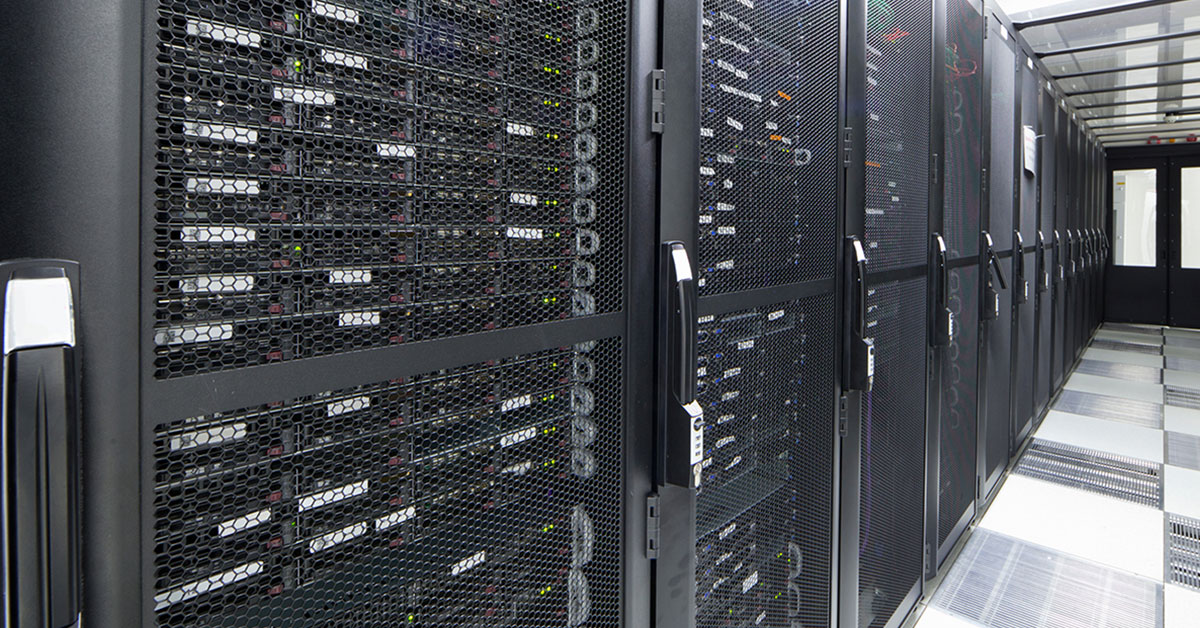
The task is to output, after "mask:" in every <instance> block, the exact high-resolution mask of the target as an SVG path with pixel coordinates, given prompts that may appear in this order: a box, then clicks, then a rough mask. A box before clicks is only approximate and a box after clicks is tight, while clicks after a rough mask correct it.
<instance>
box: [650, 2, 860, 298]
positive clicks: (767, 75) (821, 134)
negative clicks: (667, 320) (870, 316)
mask: <svg viewBox="0 0 1200 628" xmlns="http://www.w3.org/2000/svg"><path fill="white" fill-rule="evenodd" d="M703 20H704V22H703V48H702V53H701V57H702V66H701V68H702V70H701V90H700V101H701V102H700V111H701V116H700V127H701V128H700V134H701V138H700V163H699V168H700V206H699V208H698V210H699V212H698V215H699V225H698V231H699V245H698V259H699V268H700V275H699V276H700V279H699V281H700V293H701V295H706V294H719V293H725V292H732V291H743V290H752V289H756V288H762V287H765V286H771V285H780V284H787V283H796V282H800V281H807V280H811V279H819V278H826V277H832V276H833V272H834V266H835V264H836V252H837V247H836V239H837V227H838V224H837V212H838V204H837V195H836V193H835V191H836V189H837V185H838V176H839V174H840V172H839V156H840V153H839V151H840V144H839V137H840V133H839V131H838V103H839V61H840V57H839V42H840V10H839V7H838V5H837V4H836V3H830V2H822V3H809V2H803V1H801V0H787V1H785V2H758V3H755V2H734V1H731V0H707V1H706V2H705V3H704V17H703ZM668 80H670V79H669V78H668Z"/></svg>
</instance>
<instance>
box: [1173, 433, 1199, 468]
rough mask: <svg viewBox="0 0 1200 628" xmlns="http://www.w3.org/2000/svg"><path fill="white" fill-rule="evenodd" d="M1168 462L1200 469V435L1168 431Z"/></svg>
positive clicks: (1177, 465)
mask: <svg viewBox="0 0 1200 628" xmlns="http://www.w3.org/2000/svg"><path fill="white" fill-rule="evenodd" d="M1166 438H1167V464H1170V465H1174V466H1176V467H1184V468H1185V469H1193V470H1196V471H1200V436H1198V435H1196V434H1183V433H1180V432H1167V433H1166Z"/></svg>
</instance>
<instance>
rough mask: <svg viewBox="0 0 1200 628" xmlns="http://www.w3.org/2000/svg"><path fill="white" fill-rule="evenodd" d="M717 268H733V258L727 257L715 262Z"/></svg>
mask: <svg viewBox="0 0 1200 628" xmlns="http://www.w3.org/2000/svg"><path fill="white" fill-rule="evenodd" d="M717 270H733V260H731V259H727V260H725V261H723V262H717Z"/></svg>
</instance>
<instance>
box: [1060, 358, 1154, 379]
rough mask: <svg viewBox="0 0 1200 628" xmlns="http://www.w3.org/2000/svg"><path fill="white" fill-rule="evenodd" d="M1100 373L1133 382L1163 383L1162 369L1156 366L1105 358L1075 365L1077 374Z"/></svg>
mask: <svg viewBox="0 0 1200 628" xmlns="http://www.w3.org/2000/svg"><path fill="white" fill-rule="evenodd" d="M1079 374H1084V375H1100V376H1102V377H1109V378H1113V379H1124V380H1129V381H1131V382H1145V383H1147V384H1161V383H1162V378H1163V372H1162V369H1160V368H1158V367H1154V366H1138V365H1136V364H1120V363H1117V362H1106V361H1104V360H1080V361H1079V364H1078V365H1077V366H1076V367H1075V375H1079Z"/></svg>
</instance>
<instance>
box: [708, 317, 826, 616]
mask: <svg viewBox="0 0 1200 628" xmlns="http://www.w3.org/2000/svg"><path fill="white" fill-rule="evenodd" d="M834 323H835V321H834V299H833V297H832V295H824V296H816V297H810V298H806V299H802V300H800V301H796V302H787V303H781V304H776V305H772V306H766V307H763V308H758V309H751V310H742V311H737V312H732V313H728V314H721V315H716V316H710V317H704V318H702V319H701V324H700V331H699V333H700V340H701V343H700V344H699V349H700V354H699V355H700V364H699V372H698V374H699V381H700V386H701V392H700V396H699V401H700V403H701V404H702V405H703V406H704V411H705V417H706V423H707V427H706V428H705V434H704V443H705V458H704V462H703V468H704V476H703V479H702V482H701V486H700V489H699V492H698V495H697V501H696V508H697V530H696V539H697V545H696V566H697V573H696V598H697V599H696V608H697V620H696V625H697V626H698V627H700V628H716V627H719V626H720V627H723V626H755V625H762V626H806V627H819V626H828V625H829V616H830V607H829V605H830V601H831V599H832V592H831V590H830V580H831V571H830V570H831V565H830V556H831V555H832V545H831V544H832V536H831V535H832V530H833V527H834V521H833V511H832V504H833V446H832V443H833V439H834V434H833V430H834V423H835V422H834V421H833V420H832V419H833V413H834V408H835V406H834V401H833V398H832V391H833V381H832V378H833V375H832V365H833V351H834V348H833V338H832V336H831V335H830V334H828V333H827V330H829V329H832V328H833V326H834Z"/></svg>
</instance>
